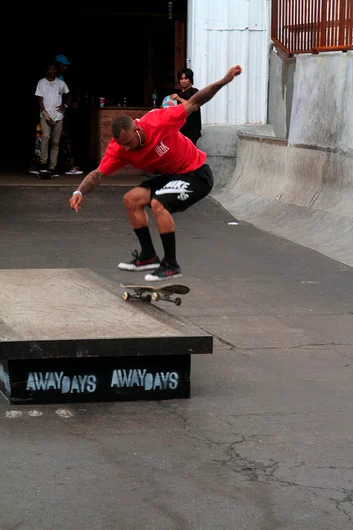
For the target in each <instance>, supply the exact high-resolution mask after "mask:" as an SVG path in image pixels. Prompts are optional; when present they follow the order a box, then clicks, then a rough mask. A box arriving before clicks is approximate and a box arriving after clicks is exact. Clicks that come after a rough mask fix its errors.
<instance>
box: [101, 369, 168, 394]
mask: <svg viewBox="0 0 353 530" xmlns="http://www.w3.org/2000/svg"><path fill="white" fill-rule="evenodd" d="M178 385H179V375H178V373H177V372H171V373H170V372H157V373H155V374H152V373H150V372H147V370H145V369H144V370H136V369H132V370H113V373H112V379H111V384H110V386H111V388H113V387H116V388H133V387H134V386H137V387H140V388H143V389H144V390H146V391H151V390H157V391H158V390H175V389H177V388H178Z"/></svg>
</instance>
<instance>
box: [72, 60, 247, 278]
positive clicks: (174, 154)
mask: <svg viewBox="0 0 353 530" xmlns="http://www.w3.org/2000/svg"><path fill="white" fill-rule="evenodd" d="M241 71H242V69H241V67H240V66H233V67H232V68H231V69H230V70H229V71H228V73H227V74H226V75H225V76H224V77H223V78H222V79H220V80H219V81H217V82H215V83H212V84H211V85H208V86H207V87H205V88H203V89H202V90H199V92H197V93H196V94H195V95H194V96H192V97H191V98H190V99H189V100H188V101H185V102H183V103H182V104H181V105H177V106H174V107H168V108H163V109H153V110H152V111H150V112H148V113H147V114H145V115H144V116H143V117H142V118H141V119H136V120H133V119H132V118H130V117H129V116H119V117H117V118H115V120H114V121H113V123H112V133H113V138H112V140H111V141H110V143H109V144H108V146H107V149H106V151H105V154H104V157H103V159H102V161H101V163H100V165H99V167H98V168H97V169H96V170H94V171H92V172H91V173H89V174H88V175H87V176H86V178H85V179H84V180H83V181H82V182H81V184H80V186H79V188H78V189H77V190H76V191H74V193H73V195H72V197H71V199H70V206H71V208H72V209H74V210H75V211H76V212H78V211H79V210H80V208H81V203H82V199H83V195H84V194H85V193H88V192H89V191H91V190H93V189H94V188H95V187H96V186H98V185H99V184H100V182H101V180H102V179H103V178H104V177H106V176H108V175H112V174H113V173H115V172H116V171H118V170H119V169H121V168H123V167H124V166H126V165H128V164H130V165H131V166H133V167H135V168H139V169H144V170H145V171H147V172H149V173H153V174H157V175H158V176H156V177H154V178H152V179H148V180H146V181H144V182H142V183H141V184H139V186H137V187H135V188H134V189H132V190H130V191H129V192H127V193H126V194H125V195H124V205H125V208H126V210H127V214H128V217H129V219H130V222H131V225H132V227H133V229H134V232H135V234H136V236H137V238H138V240H139V242H140V245H141V252H140V253H138V252H137V251H135V253H133V259H132V261H127V262H122V263H119V268H120V269H124V270H129V271H145V270H151V271H152V272H151V273H150V274H147V276H145V280H146V281H160V280H166V279H175V278H179V277H180V276H181V268H180V266H179V264H178V262H177V258H176V244H175V224H174V220H173V217H172V214H173V213H175V212H182V211H184V210H186V209H187V208H189V207H190V206H192V205H193V204H195V203H196V202H198V201H199V200H201V199H203V198H204V197H206V195H208V194H209V193H210V191H211V189H212V187H213V175H212V172H211V169H210V167H209V166H208V165H207V164H206V163H205V161H206V153H204V152H203V151H201V150H200V149H198V148H197V147H196V146H195V145H194V144H193V143H192V142H191V140H189V139H188V138H186V137H185V136H184V135H182V134H181V133H180V132H179V130H180V128H181V127H182V126H183V125H184V124H185V122H186V118H187V117H188V116H189V115H190V114H191V113H192V112H195V111H197V110H198V109H199V108H200V107H201V106H202V105H204V104H205V103H207V101H209V100H210V99H212V98H213V96H215V94H217V92H218V91H219V90H220V89H221V88H222V87H224V86H225V85H227V84H228V83H230V81H232V80H233V79H234V77H236V76H238V75H240V74H241ZM146 206H150V207H151V209H152V212H153V214H154V217H155V219H156V223H157V227H158V231H159V234H160V237H161V240H162V245H163V250H164V257H163V259H162V260H161V261H160V260H159V258H158V256H157V253H156V251H155V248H154V245H153V242H152V238H151V235H150V231H149V227H148V216H147V212H146V210H145V207H146Z"/></svg>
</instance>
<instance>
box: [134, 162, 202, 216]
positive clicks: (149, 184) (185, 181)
mask: <svg viewBox="0 0 353 530" xmlns="http://www.w3.org/2000/svg"><path fill="white" fill-rule="evenodd" d="M138 187H139V188H148V189H150V190H151V200H152V199H157V200H158V201H159V202H160V203H161V204H163V206H164V208H165V209H166V210H168V212H170V213H175V212H183V211H184V210H186V209H187V208H190V206H192V205H193V204H195V203H196V202H198V201H200V200H201V199H203V198H204V197H206V195H208V194H209V193H210V191H211V190H212V188H213V175H212V171H211V168H210V167H209V166H208V165H207V164H204V165H203V166H201V167H200V168H199V169H196V171H190V172H189V173H182V174H181V175H159V176H157V177H154V178H152V179H149V180H144V181H143V182H142V183H141V184H139V186H138Z"/></svg>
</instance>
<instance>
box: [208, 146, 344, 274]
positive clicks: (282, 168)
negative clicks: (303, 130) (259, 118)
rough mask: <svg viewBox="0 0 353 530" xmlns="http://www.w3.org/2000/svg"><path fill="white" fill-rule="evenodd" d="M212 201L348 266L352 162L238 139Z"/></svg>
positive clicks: (327, 153) (332, 155) (333, 155)
mask: <svg viewBox="0 0 353 530" xmlns="http://www.w3.org/2000/svg"><path fill="white" fill-rule="evenodd" d="M213 197H214V198H215V199H216V200H217V201H219V202H220V203H221V204H222V205H223V206H224V207H225V208H226V209H227V210H228V211H229V212H230V213H232V214H233V215H234V216H235V217H236V218H238V219H241V220H244V221H247V222H250V223H253V224H254V225H255V226H258V227H259V228H261V229H263V230H266V231H268V232H271V233H273V234H276V235H278V236H281V237H284V238H287V239H289V240H290V241H294V242H296V243H299V244H301V245H304V246H307V247H309V248H312V249H314V250H317V251H318V252H321V253H322V254H325V255H327V256H330V257H331V258H333V259H336V260H338V261H342V262H343V263H346V264H347V265H350V266H353V246H352V241H353V158H350V157H349V156H347V155H343V154H340V153H334V152H332V151H330V150H326V149H319V148H317V149H313V148H308V147H294V146H289V145H288V144H287V141H285V140H276V139H271V138H255V137H253V138H251V137H245V136H242V137H240V138H239V139H238V150H237V165H236V169H235V171H234V174H233V176H232V177H231V178H230V179H229V180H228V182H227V183H226V184H225V186H224V187H223V188H218V189H216V190H215V192H214V193H213Z"/></svg>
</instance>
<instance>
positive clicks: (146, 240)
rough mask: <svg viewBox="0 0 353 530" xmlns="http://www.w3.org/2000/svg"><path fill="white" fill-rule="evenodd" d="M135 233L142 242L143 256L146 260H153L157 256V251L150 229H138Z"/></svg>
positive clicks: (146, 227) (145, 227)
mask: <svg viewBox="0 0 353 530" xmlns="http://www.w3.org/2000/svg"><path fill="white" fill-rule="evenodd" d="M134 232H135V234H136V235H137V237H138V240H139V242H140V245H141V250H142V253H143V256H144V257H145V258H153V257H154V256H156V251H155V250H154V246H153V243H152V238H151V234H150V229H149V228H148V226H144V227H142V228H136V229H135V230H134Z"/></svg>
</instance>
